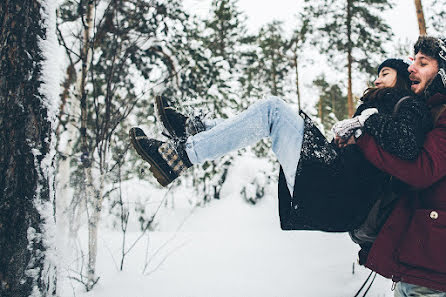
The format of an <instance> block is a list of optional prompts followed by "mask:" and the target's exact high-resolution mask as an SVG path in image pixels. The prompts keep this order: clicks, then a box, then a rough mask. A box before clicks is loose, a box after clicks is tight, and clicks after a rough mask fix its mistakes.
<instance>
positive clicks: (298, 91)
mask: <svg viewBox="0 0 446 297" xmlns="http://www.w3.org/2000/svg"><path fill="white" fill-rule="evenodd" d="M293 59H294V68H295V69H294V70H295V71H296V94H297V106H298V107H299V110H301V106H300V101H301V100H300V88H299V64H298V63H299V61H298V58H297V49H296V52H295V53H294V57H293Z"/></svg>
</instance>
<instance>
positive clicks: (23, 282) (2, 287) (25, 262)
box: [0, 0, 55, 297]
mask: <svg viewBox="0 0 446 297" xmlns="http://www.w3.org/2000/svg"><path fill="white" fill-rule="evenodd" d="M41 3H42V1H37V0H15V1H14V0H1V1H0V24H1V27H0V71H1V73H0V296H2V297H12V296H14V297H18V296H20V297H22V296H23V297H24V296H29V295H30V294H31V293H33V296H52V295H54V294H55V292H54V291H55V286H54V282H55V278H54V274H52V273H51V270H52V269H53V268H52V267H53V266H51V265H45V264H46V263H48V262H47V257H46V251H47V247H46V246H45V242H46V237H45V234H43V233H44V227H43V224H45V223H48V222H46V221H45V218H44V217H43V216H42V214H41V212H40V211H39V210H38V209H37V208H41V206H42V205H44V207H43V209H40V210H41V211H43V212H48V213H49V217H50V219H51V213H52V203H49V202H50V191H49V190H50V188H49V182H48V177H47V174H46V172H45V170H44V168H45V164H44V163H43V162H42V161H43V160H44V158H45V157H47V155H48V152H49V149H50V147H49V142H50V140H51V124H50V122H49V121H48V119H47V113H48V110H47V108H46V106H45V105H44V101H45V98H44V95H42V94H41V93H40V92H39V87H40V86H41V84H42V77H41V76H42V73H41V68H42V62H43V56H42V52H41V50H40V48H39V45H38V42H39V39H40V38H43V39H45V38H46V30H45V29H44V28H42V24H43V22H42V16H41V14H40V13H41V9H42V7H41ZM53 223H54V222H53Z"/></svg>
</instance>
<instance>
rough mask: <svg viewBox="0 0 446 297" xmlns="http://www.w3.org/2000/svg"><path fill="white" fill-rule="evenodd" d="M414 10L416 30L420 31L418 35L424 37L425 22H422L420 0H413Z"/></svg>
mask: <svg viewBox="0 0 446 297" xmlns="http://www.w3.org/2000/svg"><path fill="white" fill-rule="evenodd" d="M415 8H416V11H417V19H418V28H419V30H420V35H426V22H425V20H424V13H423V6H422V5H421V0H415Z"/></svg>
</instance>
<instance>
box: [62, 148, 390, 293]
mask: <svg viewBox="0 0 446 297" xmlns="http://www.w3.org/2000/svg"><path fill="white" fill-rule="evenodd" d="M236 164H237V165H236V166H235V167H233V168H232V169H231V170H230V172H229V174H228V179H227V182H226V183H225V184H224V186H223V189H222V198H221V199H220V200H215V201H212V203H210V204H208V205H205V206H204V207H190V206H189V207H188V205H189V203H188V202H187V197H188V196H189V195H191V194H192V191H190V190H191V189H187V188H183V189H177V190H173V194H172V195H173V198H174V199H176V201H175V208H174V209H173V208H170V209H164V210H163V211H167V212H168V213H170V214H171V215H170V216H166V215H165V214H164V215H163V216H160V218H161V219H160V221H159V222H158V224H159V228H158V230H157V231H150V232H149V233H148V234H146V235H145V236H144V237H143V238H142V239H141V240H139V241H138V243H137V244H136V245H135V247H134V249H132V250H131V252H130V253H129V254H128V256H127V258H126V260H125V264H124V270H123V271H120V270H119V263H120V257H121V256H120V254H121V244H122V241H121V239H122V234H121V233H120V232H118V231H115V230H112V229H111V228H106V227H104V226H103V227H102V228H101V232H100V239H99V247H98V248H99V251H101V252H100V253H99V255H98V262H97V268H98V271H97V272H98V275H99V276H100V277H101V279H100V280H99V283H98V284H97V285H96V287H95V288H94V290H93V291H91V292H85V290H84V288H83V286H81V285H80V284H79V283H78V282H76V281H74V280H70V279H64V280H59V281H62V282H63V285H62V287H63V292H62V295H61V296H64V297H65V296H67V297H68V296H78V297H93V296H94V297H118V296H119V297H122V296H156V297H163V296H166V297H167V296H169V297H173V296H195V297H200V296H203V297H205V296H215V297H219V296H225V297H226V296H246V297H249V296H256V297H257V296H258V297H262V296H265V297H268V296H269V297H271V296H283V297H286V296H305V297H313V296H314V297H320V296H333V297H335V296H353V295H354V294H355V293H356V291H357V290H358V289H359V287H360V286H361V284H362V282H363V281H364V280H365V279H366V277H367V276H368V274H369V270H367V269H365V268H363V267H359V266H358V265H357V264H354V263H355V262H356V255H357V251H358V248H357V246H355V245H354V244H353V243H352V242H351V240H350V238H349V236H348V235H347V234H345V233H344V234H329V233H323V232H308V231H305V232H304V231H286V232H285V231H282V230H281V229H280V226H279V219H278V211H277V193H276V190H277V189H276V184H275V183H273V184H272V185H271V186H269V187H268V188H267V189H266V195H265V197H264V198H263V199H261V200H260V201H259V202H258V203H257V205H252V204H249V203H246V202H245V200H244V199H242V198H241V195H240V191H241V189H242V187H243V185H245V184H246V183H247V181H250V180H252V179H253V178H255V177H256V174H257V172H259V171H261V170H271V171H273V168H272V167H273V166H271V164H270V163H268V162H267V161H266V160H259V159H255V158H254V157H251V156H244V157H243V156H242V157H239V158H238V159H237V160H236ZM150 187H151V186H148V185H147V184H144V182H141V181H140V182H136V183H135V187H134V188H133V191H129V189H130V188H127V189H126V187H124V191H125V192H126V191H129V192H126V193H129V194H130V192H132V193H133V194H131V195H134V196H135V197H134V199H136V200H137V199H141V195H144V194H147V193H152V191H153V195H155V196H157V197H160V198H159V199H158V201H160V200H161V198H162V196H163V195H164V194H165V191H166V190H160V189H153V187H152V188H150ZM142 191H144V192H142ZM138 196H139V197H138ZM179 200H180V201H179ZM153 207H156V206H153ZM191 214H192V215H191ZM86 233H87V231H86V229H83V230H82V231H81V233H80V234H79V235H80V236H79V238H86ZM140 235H141V232H140V231H138V230H137V228H131V232H130V233H129V234H127V247H128V246H130V245H131V243H133V242H135V241H136V240H137V238H138V237H139V236H140ZM81 245H84V246H85V245H86V243H85V242H82V243H81ZM75 255H77V257H79V254H78V253H74V255H73V256H75ZM75 263H76V258H73V259H65V265H67V266H65V267H63V268H62V269H64V270H71V269H75V266H76V265H75ZM353 265H354V266H355V273H354V274H353V273H352V269H353ZM391 284H392V283H391V281H390V280H386V279H384V278H382V277H377V279H376V280H375V283H374V285H373V286H372V289H371V290H370V292H369V295H368V296H371V297H390V296H392V292H391V291H390V288H391Z"/></svg>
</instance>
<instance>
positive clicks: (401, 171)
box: [357, 94, 446, 292]
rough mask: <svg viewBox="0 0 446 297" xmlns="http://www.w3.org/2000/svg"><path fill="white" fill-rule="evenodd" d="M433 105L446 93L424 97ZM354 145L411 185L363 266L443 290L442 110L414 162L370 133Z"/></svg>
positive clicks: (445, 145) (445, 117)
mask: <svg viewBox="0 0 446 297" xmlns="http://www.w3.org/2000/svg"><path fill="white" fill-rule="evenodd" d="M428 104H429V105H430V106H431V107H432V108H433V109H434V108H438V106H440V105H441V104H446V96H445V95H441V94H436V95H434V96H432V97H431V98H430V99H429V100H428ZM357 145H358V146H359V147H360V148H361V150H362V151H363V153H364V155H365V157H366V158H367V159H368V160H369V161H370V162H371V163H372V164H374V165H375V166H376V167H377V168H379V169H381V170H383V171H385V172H387V173H389V174H391V175H393V176H395V177H397V178H398V179H400V180H402V181H403V182H405V183H407V184H409V185H410V186H411V187H412V188H413V189H412V190H411V191H408V192H407V193H405V194H404V195H403V196H402V197H401V199H400V200H399V202H398V204H397V206H396V207H395V209H394V211H393V212H392V213H391V215H390V217H389V218H388V220H387V221H386V223H385V225H384V226H383V228H382V229H381V231H380V233H379V235H378V237H377V239H376V240H375V242H374V244H373V246H372V248H371V250H370V252H369V254H368V258H367V262H366V266H367V267H369V268H370V269H372V270H374V271H376V272H378V273H379V274H381V275H383V276H385V277H388V278H392V279H393V280H394V281H403V282H407V283H411V284H415V285H420V286H425V287H429V288H432V289H435V290H440V291H445V292H446V112H442V114H441V115H440V116H439V118H438V120H437V121H436V123H435V127H434V129H433V130H432V131H430V132H429V133H428V134H427V136H426V139H425V142H424V145H423V148H422V150H421V152H420V154H419V155H418V158H417V159H416V160H414V161H403V160H401V159H398V158H396V157H394V156H392V155H391V154H389V153H387V152H386V151H384V150H383V149H381V148H380V147H379V146H378V145H377V143H376V142H375V140H374V139H373V137H371V136H370V135H367V134H365V135H363V136H361V137H360V138H359V139H358V141H357Z"/></svg>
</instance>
